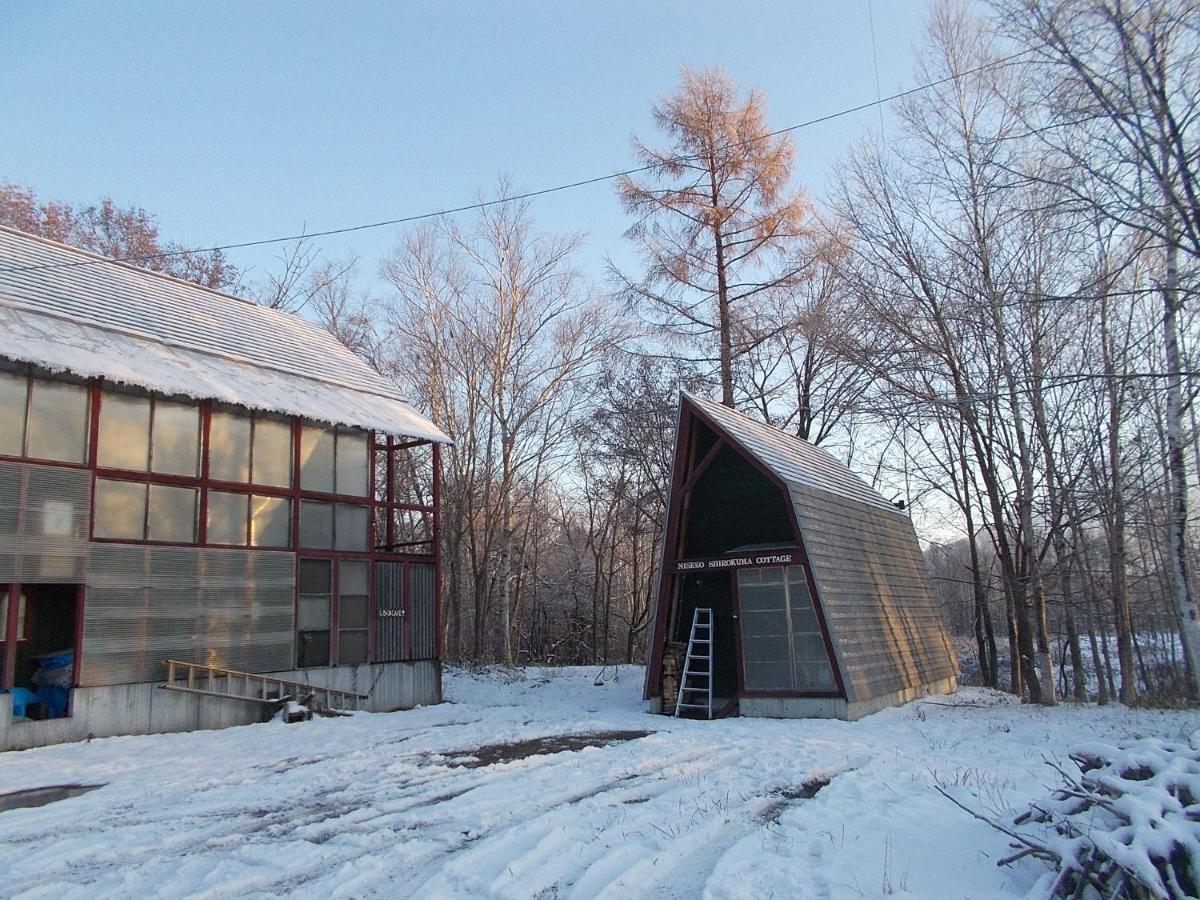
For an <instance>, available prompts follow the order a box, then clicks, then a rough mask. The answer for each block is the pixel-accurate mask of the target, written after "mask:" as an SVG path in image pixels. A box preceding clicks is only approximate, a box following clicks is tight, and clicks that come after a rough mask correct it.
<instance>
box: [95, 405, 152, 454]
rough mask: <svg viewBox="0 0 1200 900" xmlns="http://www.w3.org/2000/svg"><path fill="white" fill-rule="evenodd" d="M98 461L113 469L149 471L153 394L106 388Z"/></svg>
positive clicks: (101, 417)
mask: <svg viewBox="0 0 1200 900" xmlns="http://www.w3.org/2000/svg"><path fill="white" fill-rule="evenodd" d="M97 461H98V462H99V463H100V465H102V466H104V467H106V468H109V469H129V470H130V471H134V472H145V471H146V467H147V464H148V463H149V461H150V398H149V397H135V396H131V395H129V394H115V393H112V392H109V391H105V392H104V395H103V396H102V397H101V398H100V446H99V447H98V448H97Z"/></svg>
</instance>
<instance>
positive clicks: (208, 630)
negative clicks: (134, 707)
mask: <svg viewBox="0 0 1200 900" xmlns="http://www.w3.org/2000/svg"><path fill="white" fill-rule="evenodd" d="M294 596H295V559H294V557H293V556H292V554H290V553H272V552H264V551H247V550H202V549H195V548H189V547H140V546H132V545H123V544H96V545H93V547H92V554H91V561H90V564H89V567H88V576H87V595H86V602H85V608H84V633H83V653H82V664H81V672H80V683H81V684H83V685H86V686H93V685H104V684H126V683H130V682H139V681H156V680H158V679H159V678H161V677H162V662H163V660H164V659H168V658H171V659H182V660H185V661H191V662H199V663H206V664H209V665H216V666H224V667H227V668H231V669H240V670H242V671H247V672H271V671H280V670H285V669H289V668H291V665H292V652H293V641H294V634H293V629H294Z"/></svg>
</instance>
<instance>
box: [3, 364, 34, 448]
mask: <svg viewBox="0 0 1200 900" xmlns="http://www.w3.org/2000/svg"><path fill="white" fill-rule="evenodd" d="M28 393H29V379H28V378H27V377H26V376H25V375H24V374H20V373H14V372H0V454H3V455H5V456H20V455H21V454H22V453H23V452H24V450H25V401H26V400H27V399H28V398H27V394H28Z"/></svg>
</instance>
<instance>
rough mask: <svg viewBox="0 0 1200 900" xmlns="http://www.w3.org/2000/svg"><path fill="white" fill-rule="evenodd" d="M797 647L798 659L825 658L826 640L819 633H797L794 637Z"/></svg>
mask: <svg viewBox="0 0 1200 900" xmlns="http://www.w3.org/2000/svg"><path fill="white" fill-rule="evenodd" d="M792 640H793V641H794V643H795V647H796V659H797V660H813V659H817V660H824V659H827V658H828V657H827V656H826V653H825V641H824V640H823V639H822V638H821V635H819V634H797V635H795V636H794V637H793V639H792Z"/></svg>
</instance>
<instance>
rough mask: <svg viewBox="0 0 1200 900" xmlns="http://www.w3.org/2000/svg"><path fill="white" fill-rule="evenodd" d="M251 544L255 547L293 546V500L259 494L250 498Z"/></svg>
mask: <svg viewBox="0 0 1200 900" xmlns="http://www.w3.org/2000/svg"><path fill="white" fill-rule="evenodd" d="M250 543H251V544H253V545H254V546H255V547H289V546H291V543H292V501H291V500H288V499H287V498H285V497H262V496H259V495H257V494H256V495H254V496H253V497H251V498H250Z"/></svg>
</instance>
